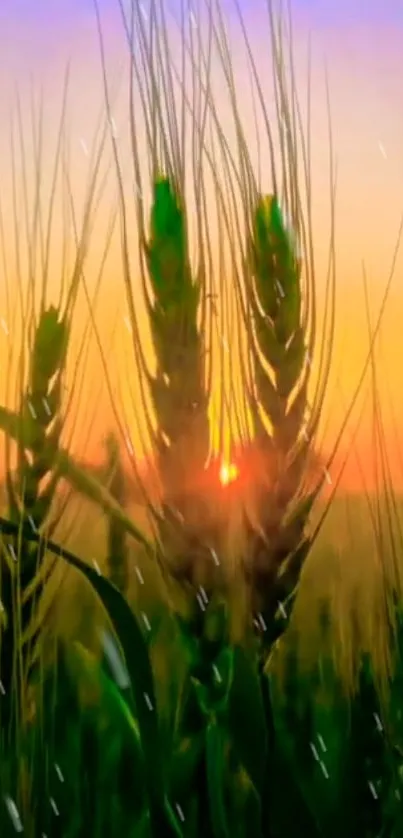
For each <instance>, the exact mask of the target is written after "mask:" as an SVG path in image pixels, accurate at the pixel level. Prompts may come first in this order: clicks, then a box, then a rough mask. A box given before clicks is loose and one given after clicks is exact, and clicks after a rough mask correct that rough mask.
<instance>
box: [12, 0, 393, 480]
mask: <svg viewBox="0 0 403 838" xmlns="http://www.w3.org/2000/svg"><path fill="white" fill-rule="evenodd" d="M187 1H188V0H185V2H187ZM148 2H149V0H144V2H143V6H144V9H145V12H146V9H147V3H148ZM99 5H100V9H101V15H102V25H103V31H104V38H105V47H106V57H107V75H108V79H109V80H110V83H111V84H112V85H113V83H114V81H115V80H119V74H120V88H119V92H118V95H117V98H116V101H114V104H113V112H114V114H115V116H114V119H115V124H116V131H117V135H118V138H119V143H120V150H121V165H122V170H123V173H124V176H125V184H126V185H129V186H128V188H129V189H130V182H132V178H133V175H132V173H131V169H130V156H129V153H128V143H127V140H128V130H127V126H128V107H127V89H128V76H127V68H128V60H129V56H128V50H127V45H126V43H125V38H124V33H123V29H122V23H121V18H120V12H119V4H118V2H117V0H100V4H99ZM241 5H242V6H243V9H244V12H245V19H246V24H247V28H248V35H249V38H250V41H251V44H252V47H253V51H254V55H255V60H256V64H257V67H258V71H259V76H260V79H261V81H262V84H263V88H264V90H265V91H266V95H267V109H268V111H269V113H270V112H271V113H272V107H271V95H270V90H271V81H270V54H269V38H268V22H267V14H266V10H265V3H264V0H241ZM179 6H180V4H179V2H178V0H167V2H166V14H167V22H168V30H169V34H170V37H172V39H173V43H174V42H175V39H176V40H177V39H178V34H177V31H176V29H175V22H174V19H175V15H176V17H177V14H178V9H179ZM198 6H199V7H202V6H203V0H198V2H195V3H194V7H195V8H197V7H198ZM292 7H293V22H294V33H293V36H294V60H295V67H296V78H297V86H298V89H299V90H300V96H301V102H302V109H303V110H304V102H305V101H306V90H307V64H308V60H307V55H308V43H309V42H310V46H311V65H312V71H311V102H312V105H311V111H312V113H311V130H312V150H311V155H312V169H313V238H314V243H315V251H316V257H317V264H316V268H317V276H318V285H319V293H320V294H321V292H323V286H324V282H325V276H326V265H327V253H328V246H329V233H330V201H329V143H328V113H327V98H326V97H327V94H326V73H327V77H328V84H329V98H330V108H331V120H332V136H333V147H334V157H335V160H336V164H337V196H336V251H337V325H336V342H335V356H334V364H333V371H332V375H331V378H330V380H329V389H328V399H327V403H326V407H325V419H326V423H325V430H326V441H327V442H326V444H327V446H328V447H329V446H330V445H331V442H332V439H334V436H335V434H336V433H337V430H338V428H339V426H340V423H341V421H342V418H343V411H344V409H345V407H346V405H347V404H348V401H349V399H351V396H352V394H353V392H354V388H355V386H356V384H357V382H358V380H359V377H360V372H361V369H362V365H363V362H364V359H365V355H366V352H367V349H368V329H367V322H366V314H365V302H364V288H363V264H365V269H366V275H367V280H368V284H369V288H370V293H371V308H372V311H371V314H372V317H373V320H374V321H375V319H376V315H377V311H378V309H379V305H380V302H381V299H382V296H383V293H384V289H385V286H386V282H387V280H388V275H389V272H390V268H391V264H392V258H393V252H394V248H395V245H396V240H397V235H398V230H399V224H400V218H401V215H402V212H403V189H402V184H403V90H402V79H403V50H402V44H403V6H402V4H401V2H399V0H388V2H387V3H385V2H383V0H359V2H358V0H326V2H323V0H295V1H294V3H293V6H292ZM223 9H224V11H225V14H226V15H227V18H228V22H229V28H230V36H231V48H232V52H231V59H232V63H233V67H234V72H235V75H236V80H237V84H238V85H239V90H238V97H239V106H240V110H241V115H243V118H244V120H245V132H246V136H247V138H248V139H250V143H251V148H254V128H253V119H252V118H251V117H252V109H251V97H250V82H249V78H248V76H247V74H246V70H245V67H246V65H245V52H244V48H243V46H242V38H241V35H240V32H239V26H238V24H237V20H236V14H235V7H234V5H233V3H232V0H223ZM68 62H70V82H69V97H68V103H69V104H68V112H67V114H68V116H67V126H66V135H67V136H68V138H69V139H68V141H69V143H70V181H71V192H72V195H73V197H74V200H75V201H76V202H77V208H78V215H79V214H80V206H82V202H83V200H84V199H85V188H86V178H87V173H88V170H89V168H90V165H91V155H90V153H89V150H90V149H91V144H92V142H93V139H94V135H95V132H96V128H97V123H98V122H99V119H100V117H101V116H102V114H104V115H105V108H104V105H103V102H104V93H103V86H102V73H101V63H100V50H99V41H98V37H97V30H96V22H95V13H94V6H93V1H92V0H3V2H2V3H1V4H0V125H1V131H0V169H1V180H0V183H1V194H0V201H1V205H2V211H3V224H4V242H5V248H4V247H3V244H2V243H1V242H0V250H2V251H4V249H5V251H6V254H5V255H6V258H7V264H8V274H9V276H8V281H7V280H6V276H5V262H4V260H3V255H2V256H1V259H0V318H2V320H4V322H5V321H6V320H8V318H9V314H10V313H9V311H8V309H7V293H6V290H7V288H8V290H9V292H10V295H11V298H13V299H14V300H15V299H17V293H16V292H17V287H18V283H17V269H16V263H17V259H16V249H15V241H14V229H13V227H14V220H13V213H12V168H11V157H12V155H11V145H10V136H11V127H12V124H13V120H14V127H15V129H17V128H18V125H17V121H16V116H17V109H16V101H17V98H16V97H17V90H18V91H19V95H20V102H21V113H22V119H23V123H24V125H25V126H26V127H25V129H24V142H25V143H26V145H25V152H24V154H25V158H26V167H27V176H26V177H27V182H29V183H30V184H31V186H30V187H29V188H30V189H31V193H30V194H31V198H30V199H29V201H28V203H30V207H31V210H30V211H31V213H32V212H33V210H32V206H33V201H32V195H33V194H34V193H33V188H32V184H33V183H34V182H35V181H34V172H35V165H34V156H33V151H32V149H33V145H32V135H31V134H30V131H31V128H30V112H29V108H30V104H29V102H30V95H31V91H32V90H33V91H34V95H35V96H36V102H37V103H38V102H39V96H40V91H41V90H42V96H43V101H44V124H43V132H44V133H43V136H44V140H43V142H44V146H43V149H44V151H43V163H42V170H41V179H42V182H43V185H44V195H43V202H44V203H43V205H44V209H46V194H48V193H47V192H46V190H48V189H49V185H50V183H51V178H52V165H53V161H54V154H55V148H56V140H57V128H58V119H59V117H60V111H61V103H62V95H63V80H64V75H65V72H66V66H67V63H68ZM216 66H217V70H215V67H216ZM214 72H216V77H215V78H214V80H213V87H214V91H215V96H216V104H217V107H218V109H219V111H220V114H222V116H221V124H222V127H223V128H224V129H225V130H227V131H228V133H229V135H230V134H231V130H232V128H231V123H230V117H231V111H230V107H229V99H228V94H227V93H226V92H225V88H224V84H223V81H222V76H220V71H219V69H218V61H217V59H213V73H214ZM304 97H305V98H304ZM19 142H20V141H19V139H18V131H16V133H15V144H14V154H15V157H16V160H17V161H18V159H19V160H21V156H20V155H21V147H20V146H19ZM253 153H254V152H253V151H252V154H253ZM108 155H109V157H110V155H111V152H110V145H108V147H107V151H106V152H105V160H104V162H103V169H102V170H103V171H104V170H106V166H107V158H108ZM267 159H268V158H267V151H265V150H263V152H262V163H263V168H264V166H265V162H266V164H267ZM145 161H146V158H145V156H144V162H145ZM263 180H264V185H265V188H266V189H267V191H270V174H269V171H268V167H267V177H263ZM16 181H17V186H16V189H17V192H18V195H19V198H18V202H19V222H18V236H17V240H18V242H19V247H20V250H21V253H20V258H21V259H22V263H21V264H22V267H21V269H20V273H21V276H22V280H21V282H22V285H23V286H24V284H25V287H27V282H28V269H27V264H26V265H25V267H24V265H23V263H24V259H25V260H27V253H28V244H27V241H28V240H27V239H26V237H25V233H24V221H23V203H21V201H22V202H23V194H24V176H23V168H22V166H21V165H16ZM115 200H116V180H114V177H113V172H111V174H110V175H109V177H108V180H107V183H106V186H105V189H104V192H103V194H102V197H101V200H100V205H99V208H98V211H97V216H96V218H95V219H94V230H93V233H92V236H91V243H90V250H89V254H88V260H87V263H86V267H85V276H86V280H87V283H88V290H89V293H90V294H92V293H93V291H94V289H95V286H96V280H97V271H98V266H99V264H100V261H101V260H102V252H103V243H104V241H105V231H106V229H107V226H108V219H109V215H110V212H111V211H112V209H113V206H114V202H115ZM61 207H62V200H61V197H60V195H59V196H58V200H57V202H56V207H55V223H54V233H53V235H54V238H53V245H52V254H51V256H52V259H51V276H50V280H49V294H48V298H49V299H53V300H57V299H58V293H59V288H60V277H61V270H62V266H61V245H62V235H61V234H62V229H63V225H62V211H61ZM212 236H213V241H214V232H213V233H212ZM71 247H72V249H74V242H72V244H71ZM133 273H134V274H135V273H136V270H135V266H134V268H133ZM133 281H134V283H136V282H137V279H136V277H135V278H134V280H133ZM139 296H140V290H139V289H138V290H137V298H139ZM126 316H127V307H126V303H125V300H124V286H123V278H122V267H121V256H120V249H119V235H118V228H117V229H116V231H115V235H114V238H113V240H112V242H111V248H110V252H109V255H108V259H107V262H106V265H105V270H104V275H103V279H102V284H101V287H100V290H99V299H98V302H97V308H96V311H95V317H96V322H97V326H98V329H99V333H100V339H101V343H102V346H103V350H104V352H105V357H106V361H107V364H108V369H109V371H110V377H111V388H112V390H111V393H109V394H108V391H107V387H105V376H104V373H103V370H102V364H101V362H100V359H99V349H98V347H97V343H96V341H95V340H94V338H92V340H91V343H90V345H89V350H88V357H87V356H86V355H84V353H83V352H82V351H81V348H80V337H82V331H83V328H84V326H85V323H86V320H87V318H88V307H87V303H86V299H85V294H84V293H83V292H82V291H81V293H80V296H79V300H78V309H77V317H76V321H75V334H74V341H73V346H72V358H73V356H74V357H77V355H78V356H79V361H80V363H79V367H78V370H76V369H74V370H73V365H72V364H71V366H70V381H72V380H73V378H74V380H75V381H76V383H77V381H78V382H79V388H78V390H77V393H76V401H75V403H74V405H73V408H72V410H73V413H72V416H73V417H74V423H73V424H74V442H73V447H74V449H75V450H76V451H77V453H78V454H79V455H80V456H81V457H87V458H89V459H96V458H97V452H98V451H99V444H100V440H102V437H103V435H104V433H105V430H106V429H107V428H108V426H110V425H111V423H112V422H113V416H112V410H111V407H110V398H111V396H112V398H113V399H114V400H115V403H116V406H117V409H118V410H119V411H123V412H124V413H125V414H126V415H127V417H128V422H129V424H130V433H131V436H132V439H133V443H134V445H135V446H136V444H137V442H138V431H137V430H136V427H135V424H132V422H133V416H132V412H131V411H130V409H129V404H130V399H131V397H132V396H134V398H136V393H137V394H138V386H139V385H138V377H137V375H136V373H135V372H134V369H133V365H132V362H131V356H130V354H129V353H130V352H131V348H130V335H129V331H128V329H127V326H126V321H125V318H126ZM0 323H1V321H0ZM402 323H403V253H402V254H401V255H399V256H398V259H397V262H396V268H395V278H394V281H393V284H392V288H391V292H390V297H389V300H388V303H387V308H386V311H385V316H384V321H383V327H382V331H381V336H380V337H381V341H380V343H379V345H378V350H379V354H378V383H379V387H380V393H381V405H382V409H383V413H384V421H385V427H386V431H387V438H388V446H389V449H390V452H391V455H392V460H393V463H392V465H393V473H394V478H395V480H396V482H397V483H398V482H402V481H403V476H402V477H400V476H399V472H400V465H399V463H398V458H397V457H394V456H393V453H394V452H395V450H396V445H397V443H396V434H397V438H398V437H399V436H400V441H401V442H402V443H403V439H402V438H401V437H402V436H403V435H402V434H401V432H400V434H399V430H400V429H399V425H400V428H401V427H402V424H401V422H400V417H401V416H403V386H402V349H403V332H402ZM115 327H117V330H116V334H115V336H113V331H114V329H115ZM19 328H20V327H19V325H18V317H17V319H16V322H15V324H13V330H12V334H11V335H10V332H9V334H8V335H7V334H6V333H5V332H4V330H3V329H1V328H0V359H1V365H0V368H1V370H2V373H1V376H0V393H1V397H2V398H4V397H5V395H6V382H5V379H4V378H3V370H4V368H5V367H6V368H7V351H8V347H9V345H10V340H11V342H12V345H13V351H14V353H15V349H16V346H17V345H18V339H17V335H18V330H19ZM3 358H6V364H4V362H3ZM217 375H219V373H217ZM80 387H81V389H80ZM365 392H368V393H369V389H368V387H367V388H366V391H365V390H364V393H365ZM7 398H8V399H9V401H10V403H11V402H12V394H8V396H7ZM370 416H371V411H370V401H368V402H367V405H366V408H365V412H364V414H363V417H362V426H361V430H360V432H359V434H358V437H357V445H358V448H359V454H360V457H361V459H362V464H363V466H364V470H365V472H366V475H367V477H368V479H369V480H371V474H372V441H371V422H370ZM358 417H359V412H358V411H357V412H356V413H355V414H354V416H353V417H352V422H351V427H350V429H349V430H348V431H347V434H346V436H345V437H344V442H343V443H342V445H343V446H344V448H343V451H347V450H348V449H349V448H350V447H351V434H352V433H353V431H354V427H355V424H356V422H357V421H358ZM396 425H397V427H396ZM402 451H403V448H402ZM357 474H358V472H357V463H356V461H355V458H354V456H352V457H351V460H350V463H349V466H348V469H347V471H346V475H345V485H346V486H347V487H350V488H351V487H353V486H354V487H355V486H356V485H357V481H358V483H359V479H358V477H357Z"/></svg>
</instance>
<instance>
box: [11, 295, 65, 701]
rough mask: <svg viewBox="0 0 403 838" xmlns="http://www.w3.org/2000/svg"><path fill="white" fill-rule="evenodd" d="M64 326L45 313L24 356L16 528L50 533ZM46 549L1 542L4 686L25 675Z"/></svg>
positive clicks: (36, 631) (14, 483) (45, 574)
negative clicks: (27, 355)
mask: <svg viewBox="0 0 403 838" xmlns="http://www.w3.org/2000/svg"><path fill="white" fill-rule="evenodd" d="M67 342H68V325H67V322H66V320H65V319H64V318H63V317H60V315H59V312H58V311H57V309H55V308H53V307H50V308H48V309H47V310H45V311H43V312H42V314H41V316H40V319H39V322H38V324H37V327H36V330H35V334H34V339H33V343H32V349H31V353H30V369H29V376H28V382H27V386H26V389H25V391H24V392H23V394H22V399H21V404H20V425H21V434H20V438H19V442H18V461H17V470H16V473H15V474H12V473H11V470H10V468H9V466H8V467H7V474H6V480H7V494H8V504H9V517H10V520H11V521H12V522H15V523H16V524H17V526H18V527H20V528H23V527H27V526H28V527H30V528H31V529H32V530H33V531H34V532H37V533H39V534H40V533H41V532H43V530H44V528H45V527H46V533H47V534H50V533H52V532H53V530H54V527H55V525H56V523H57V521H56V520H55V519H54V520H53V521H51V520H50V512H51V507H52V503H53V501H54V497H55V493H56V489H57V483H58V480H59V473H58V470H57V469H56V467H55V462H54V451H55V449H56V450H57V449H58V447H59V440H60V435H61V431H62V427H63V417H62V388H63V372H64V362H65V356H66V349H67ZM44 555H45V546H44V544H41V545H40V546H39V548H38V547H37V546H36V545H32V544H31V543H29V542H28V541H26V540H25V539H24V537H23V536H21V538H19V539H11V540H9V541H8V544H7V545H5V544H4V545H3V555H2V584H1V597H2V603H3V607H4V612H5V626H4V627H3V633H2V642H1V678H2V681H3V684H4V686H5V688H6V687H7V686H8V687H10V686H11V684H13V683H15V679H16V678H17V679H18V678H19V677H22V678H23V679H25V678H26V677H27V675H28V672H29V669H30V667H31V665H32V662H33V659H34V656H35V652H36V644H37V641H38V639H39V636H40V633H41V625H40V623H39V620H38V615H39V604H40V600H41V596H42V594H43V592H44V588H45V585H46V582H47V580H48V579H49V576H50V573H51V570H52V568H53V565H51V566H50V567H45V563H44Z"/></svg>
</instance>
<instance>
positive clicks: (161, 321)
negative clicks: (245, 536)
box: [146, 177, 210, 581]
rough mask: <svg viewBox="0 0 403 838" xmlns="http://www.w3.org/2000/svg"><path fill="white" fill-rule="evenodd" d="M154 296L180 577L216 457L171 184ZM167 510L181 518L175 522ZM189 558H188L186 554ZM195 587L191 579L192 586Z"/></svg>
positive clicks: (153, 256) (158, 202)
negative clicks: (206, 479) (205, 482)
mask: <svg viewBox="0 0 403 838" xmlns="http://www.w3.org/2000/svg"><path fill="white" fill-rule="evenodd" d="M146 253H147V263H148V271H149V277H150V281H151V284H152V289H153V293H154V303H153V305H152V307H151V309H150V322H151V332H152V339H153V344H154V348H155V353H156V358H157V369H156V374H155V376H154V378H153V380H152V381H151V394H152V399H153V404H154V409H155V414H156V418H157V432H156V439H155V450H156V459H157V467H158V472H159V476H160V479H161V484H162V489H163V503H164V507H165V513H166V515H165V519H164V523H162V524H161V529H162V532H161V540H162V543H163V545H164V552H165V550H166V549H167V551H168V553H172V552H174V553H175V560H176V562H178V561H179V563H180V562H182V563H183V561H184V560H185V564H186V560H187V562H188V564H186V568H184V567H183V564H182V568H180V567H179V564H178V565H177V568H176V570H177V571H178V572H179V573H181V572H182V571H183V572H184V574H185V576H187V575H188V574H189V573H190V574H191V573H192V572H193V571H192V569H191V566H190V559H192V561H193V565H195V564H196V561H195V555H194V554H195V550H196V549H197V542H198V535H199V534H200V533H201V532H202V531H203V525H204V527H205V525H206V515H207V510H206V508H204V507H203V506H202V500H201V497H200V494H199V493H198V489H200V483H201V480H202V475H203V470H204V466H205V463H206V461H207V458H208V455H209V447H210V431H209V420H208V394H207V393H206V388H205V384H204V380H205V374H204V359H205V346H204V337H203V334H201V332H200V331H199V327H198V322H197V318H198V308H199V302H200V293H201V288H200V283H199V281H198V280H197V279H194V278H193V276H192V271H191V267H190V262H189V256H188V243H187V232H186V216H185V211H184V208H183V205H182V203H181V200H180V197H179V195H178V193H177V192H176V190H175V188H174V186H173V185H172V183H171V181H170V180H169V179H168V178H165V177H161V178H159V179H158V180H156V182H155V184H154V196H153V205H152V211H151V222H150V237H149V242H148V244H147V247H146ZM168 510H171V511H173V512H174V514H175V516H176V514H178V513H179V518H176V520H175V522H174V523H172V524H171V523H168V519H169V513H168ZM186 554H187V555H186ZM189 581H190V579H189Z"/></svg>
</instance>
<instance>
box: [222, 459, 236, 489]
mask: <svg viewBox="0 0 403 838" xmlns="http://www.w3.org/2000/svg"><path fill="white" fill-rule="evenodd" d="M238 475H239V470H238V467H237V466H236V465H235V463H222V466H221V468H220V483H221V485H222V486H228V485H229V484H230V483H233V482H234V480H236V479H237V477H238Z"/></svg>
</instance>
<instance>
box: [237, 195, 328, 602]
mask: <svg viewBox="0 0 403 838" xmlns="http://www.w3.org/2000/svg"><path fill="white" fill-rule="evenodd" d="M248 267H249V272H250V273H249V277H250V284H249V287H248V289H247V294H248V302H249V310H250V315H251V332H250V335H251V340H250V351H251V355H252V358H253V361H252V364H253V374H254V384H255V386H254V388H253V389H254V391H253V390H252V391H251V393H250V397H249V405H250V410H251V414H252V421H253V428H254V441H255V444H256V445H257V447H258V450H259V455H260V457H261V460H262V463H264V471H265V483H266V485H265V486H264V487H262V489H261V497H260V500H259V502H258V507H259V508H258V524H259V531H257V532H255V533H253V535H252V533H251V540H252V544H251V549H252V553H253V558H251V567H250V570H251V574H252V577H253V582H252V586H253V589H254V591H255V592H256V593H257V592H259V595H258V596H257V597H256V607H257V608H259V609H261V610H262V609H263V610H264V611H265V612H266V616H270V617H272V616H273V614H272V613H270V612H271V610H272V609H273V606H274V607H275V608H276V609H277V604H278V601H279V600H280V601H281V600H282V598H283V597H284V596H285V595H286V594H287V593H289V590H288V586H289V583H290V582H291V588H292V587H293V586H294V584H295V583H296V581H297V579H298V575H299V571H300V567H301V565H302V562H303V559H304V556H305V554H306V551H307V548H308V546H309V540H308V539H306V538H305V536H304V531H305V526H306V521H307V516H308V513H309V511H310V508H311V505H312V502H313V499H314V497H315V494H316V489H315V491H314V492H312V493H310V492H308V493H302V494H301V491H300V490H301V485H302V481H303V477H304V474H305V471H306V469H307V464H308V462H309V457H310V443H309V437H308V436H306V435H305V433H304V429H305V416H306V411H307V407H308V398H307V389H308V382H309V358H307V339H306V334H305V328H304V323H303V319H302V306H301V263H300V260H299V259H298V258H297V256H296V253H295V249H294V247H293V246H292V243H291V238H290V235H289V233H288V232H287V230H286V228H285V225H284V221H283V219H282V215H281V211H280V207H279V204H278V202H277V200H276V198H275V197H273V196H267V197H262V198H261V199H260V200H259V202H258V204H257V207H256V210H255V213H254V217H253V224H252V235H251V238H250V243H249V254H248ZM291 557H293V558H291ZM286 561H288V562H290V561H291V563H292V564H293V569H294V572H293V573H292V574H291V576H292V581H291V580H290V579H289V578H288V579H287V585H285V584H284V583H285V578H287V576H289V573H288V574H287V575H286V577H285V578H284V579H282V578H281V577H282V573H283V570H284V567H283V565H284V563H285V562H286ZM288 570H290V568H288Z"/></svg>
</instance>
